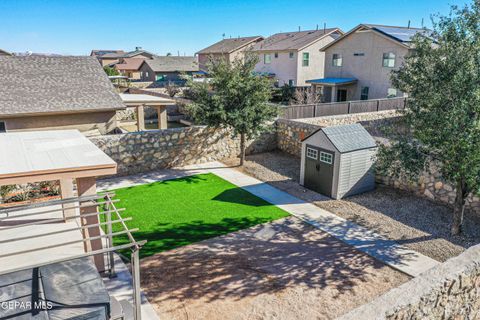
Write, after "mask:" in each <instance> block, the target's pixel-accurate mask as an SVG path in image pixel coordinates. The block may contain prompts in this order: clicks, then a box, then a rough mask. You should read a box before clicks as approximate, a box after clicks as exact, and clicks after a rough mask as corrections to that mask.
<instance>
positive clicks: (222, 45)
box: [197, 36, 263, 54]
mask: <svg viewBox="0 0 480 320" xmlns="http://www.w3.org/2000/svg"><path fill="white" fill-rule="evenodd" d="M262 39H263V37H261V36H253V37H243V38H231V39H223V40H220V41H218V42H217V43H214V44H212V45H211V46H209V47H207V48H205V49H202V50H200V51H198V52H197V54H214V53H231V52H233V51H235V50H238V49H241V48H243V47H244V46H246V45H248V44H251V43H254V42H255V41H258V40H262Z"/></svg>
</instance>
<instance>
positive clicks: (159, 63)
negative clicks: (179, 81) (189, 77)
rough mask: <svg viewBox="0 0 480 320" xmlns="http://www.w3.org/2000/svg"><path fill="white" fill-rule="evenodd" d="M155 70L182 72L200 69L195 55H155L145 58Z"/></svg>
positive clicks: (146, 62)
mask: <svg viewBox="0 0 480 320" xmlns="http://www.w3.org/2000/svg"><path fill="white" fill-rule="evenodd" d="M144 63H145V64H147V65H148V66H149V67H150V68H151V69H152V70H153V71H154V72H177V71H179V72H181V71H198V70H199V67H198V63H197V59H196V58H195V57H177V56H155V57H154V58H153V59H151V60H149V59H147V60H145V61H144Z"/></svg>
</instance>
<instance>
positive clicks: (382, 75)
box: [325, 30, 409, 100]
mask: <svg viewBox="0 0 480 320" xmlns="http://www.w3.org/2000/svg"><path fill="white" fill-rule="evenodd" d="M408 51H409V50H408V49H407V48H405V47H403V46H402V45H401V44H399V43H396V42H395V41H392V40H389V39H386V38H385V37H383V36H381V35H379V34H378V33H376V32H375V31H371V30H368V31H356V32H354V33H352V34H351V35H349V36H347V37H346V38H344V39H343V40H341V41H339V42H337V43H336V44H334V45H332V46H331V47H329V48H327V49H326V50H325V77H328V78H332V77H334V78H356V79H358V83H357V85H353V86H347V87H345V88H341V89H347V90H348V95H347V98H348V100H359V99H360V93H361V88H362V87H369V96H368V98H369V99H379V98H386V97H387V92H388V89H389V88H392V85H391V81H390V76H391V71H392V70H394V69H398V67H400V66H401V65H402V63H403V58H404V56H405V55H407V54H408ZM387 52H393V53H395V56H396V59H395V67H394V68H387V67H383V53H387ZM355 53H363V54H364V56H354V54H355ZM333 54H341V55H342V58H343V66H342V67H335V66H333ZM402 95H403V94H402V93H401V92H400V91H398V92H397V96H402Z"/></svg>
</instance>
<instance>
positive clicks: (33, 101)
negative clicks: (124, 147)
mask: <svg viewBox="0 0 480 320" xmlns="http://www.w3.org/2000/svg"><path fill="white" fill-rule="evenodd" d="M0 74H1V75H2V76H1V77H0V116H1V115H21V114H37V113H62V112H86V111H92V110H114V109H124V108H125V105H124V104H123V103H122V100H121V99H120V96H119V95H118V93H117V92H116V91H115V89H114V87H113V85H112V83H111V82H110V80H109V79H108V77H107V74H106V73H105V72H104V71H103V69H102V67H101V66H100V64H99V63H98V60H97V59H96V58H95V57H73V56H62V57H51V56H27V57H0Z"/></svg>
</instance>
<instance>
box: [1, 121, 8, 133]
mask: <svg viewBox="0 0 480 320" xmlns="http://www.w3.org/2000/svg"><path fill="white" fill-rule="evenodd" d="M2 132H7V125H6V124H5V121H0V133H2Z"/></svg>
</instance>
